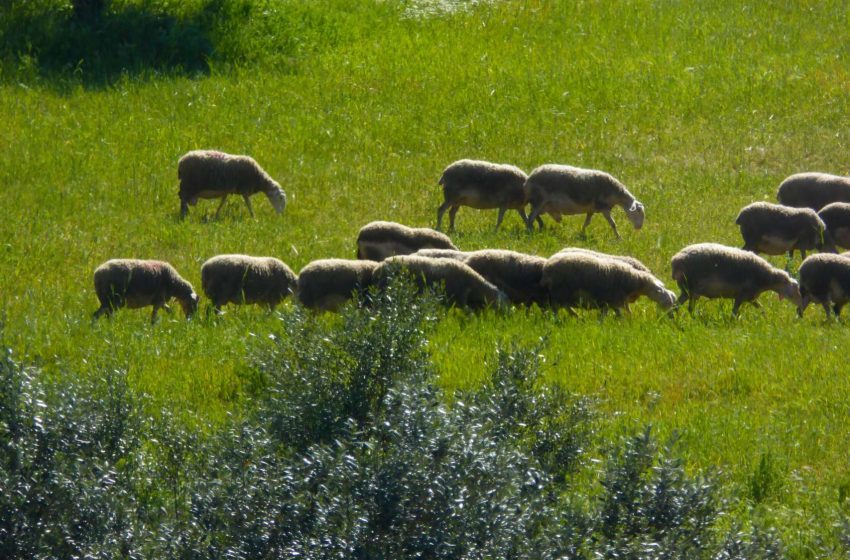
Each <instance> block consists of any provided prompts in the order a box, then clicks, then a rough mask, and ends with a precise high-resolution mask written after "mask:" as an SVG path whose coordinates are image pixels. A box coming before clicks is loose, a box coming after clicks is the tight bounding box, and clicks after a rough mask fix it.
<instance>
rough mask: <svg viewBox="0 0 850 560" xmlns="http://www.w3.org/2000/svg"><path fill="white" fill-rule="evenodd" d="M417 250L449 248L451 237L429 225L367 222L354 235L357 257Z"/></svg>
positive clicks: (382, 256) (373, 258)
mask: <svg viewBox="0 0 850 560" xmlns="http://www.w3.org/2000/svg"><path fill="white" fill-rule="evenodd" d="M420 249H452V250H455V251H457V250H458V249H457V247H455V246H454V244H453V243H452V240H451V239H449V237H448V236H447V235H446V234H444V233H440V232H439V231H435V230H433V229H429V228H411V227H408V226H404V225H402V224H397V223H395V222H382V221H376V222H370V223H368V224H366V225H365V226H363V227H362V228H360V232H359V233H358V235H357V258H358V259H366V260H371V261H382V260H384V259H386V258H387V257H392V256H394V255H409V254H411V253H415V252H416V251H418V250H420Z"/></svg>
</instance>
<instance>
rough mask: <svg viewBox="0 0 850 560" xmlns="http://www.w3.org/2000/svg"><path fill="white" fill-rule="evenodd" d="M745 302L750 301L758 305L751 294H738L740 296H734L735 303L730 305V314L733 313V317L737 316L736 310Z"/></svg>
mask: <svg viewBox="0 0 850 560" xmlns="http://www.w3.org/2000/svg"><path fill="white" fill-rule="evenodd" d="M747 302H750V303H752V304H753V305H755V306H758V302H757V301H755V300H754V299H753V298H752V297H751V296H749V295H740V296H738V297H736V298H735V303H734V305H732V315H733V316H734V317H737V316H738V311H739V310H740V309H741V306H742V305H743V304H745V303H747Z"/></svg>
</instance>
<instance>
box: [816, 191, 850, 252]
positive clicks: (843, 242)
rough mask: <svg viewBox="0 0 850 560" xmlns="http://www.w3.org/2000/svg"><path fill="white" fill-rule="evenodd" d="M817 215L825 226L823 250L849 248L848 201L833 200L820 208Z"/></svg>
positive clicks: (849, 210)
mask: <svg viewBox="0 0 850 560" xmlns="http://www.w3.org/2000/svg"><path fill="white" fill-rule="evenodd" d="M818 216H819V217H820V219H821V220H823V223H824V225H825V226H826V231H825V232H824V243H823V245H824V250H826V251H830V252H837V251H838V247H841V248H843V249H848V248H850V203H847V202H833V203H832V204H827V205H826V206H824V207H823V208H821V210H820V212H818Z"/></svg>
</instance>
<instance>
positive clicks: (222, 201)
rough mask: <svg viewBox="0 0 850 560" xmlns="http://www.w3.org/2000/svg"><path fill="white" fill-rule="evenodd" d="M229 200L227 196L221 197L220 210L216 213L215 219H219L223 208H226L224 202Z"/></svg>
mask: <svg viewBox="0 0 850 560" xmlns="http://www.w3.org/2000/svg"><path fill="white" fill-rule="evenodd" d="M225 200H227V195H224V196H223V197H221V202H220V203H219V204H218V208H217V209H216V211H215V219H216V220H217V219H218V214H219V212H221V207H222V206H224V201H225Z"/></svg>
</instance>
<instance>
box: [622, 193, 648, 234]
mask: <svg viewBox="0 0 850 560" xmlns="http://www.w3.org/2000/svg"><path fill="white" fill-rule="evenodd" d="M626 216H628V218H629V221H630V222H631V223H632V225H633V226H634V228H635V229H640V228H641V227H643V219H644V218H645V217H646V211H645V209H644V206H643V204H642V203H640V202H638V201H637V200H635V201H634V202H632V205H631V206H629V207H628V208H626Z"/></svg>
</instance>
